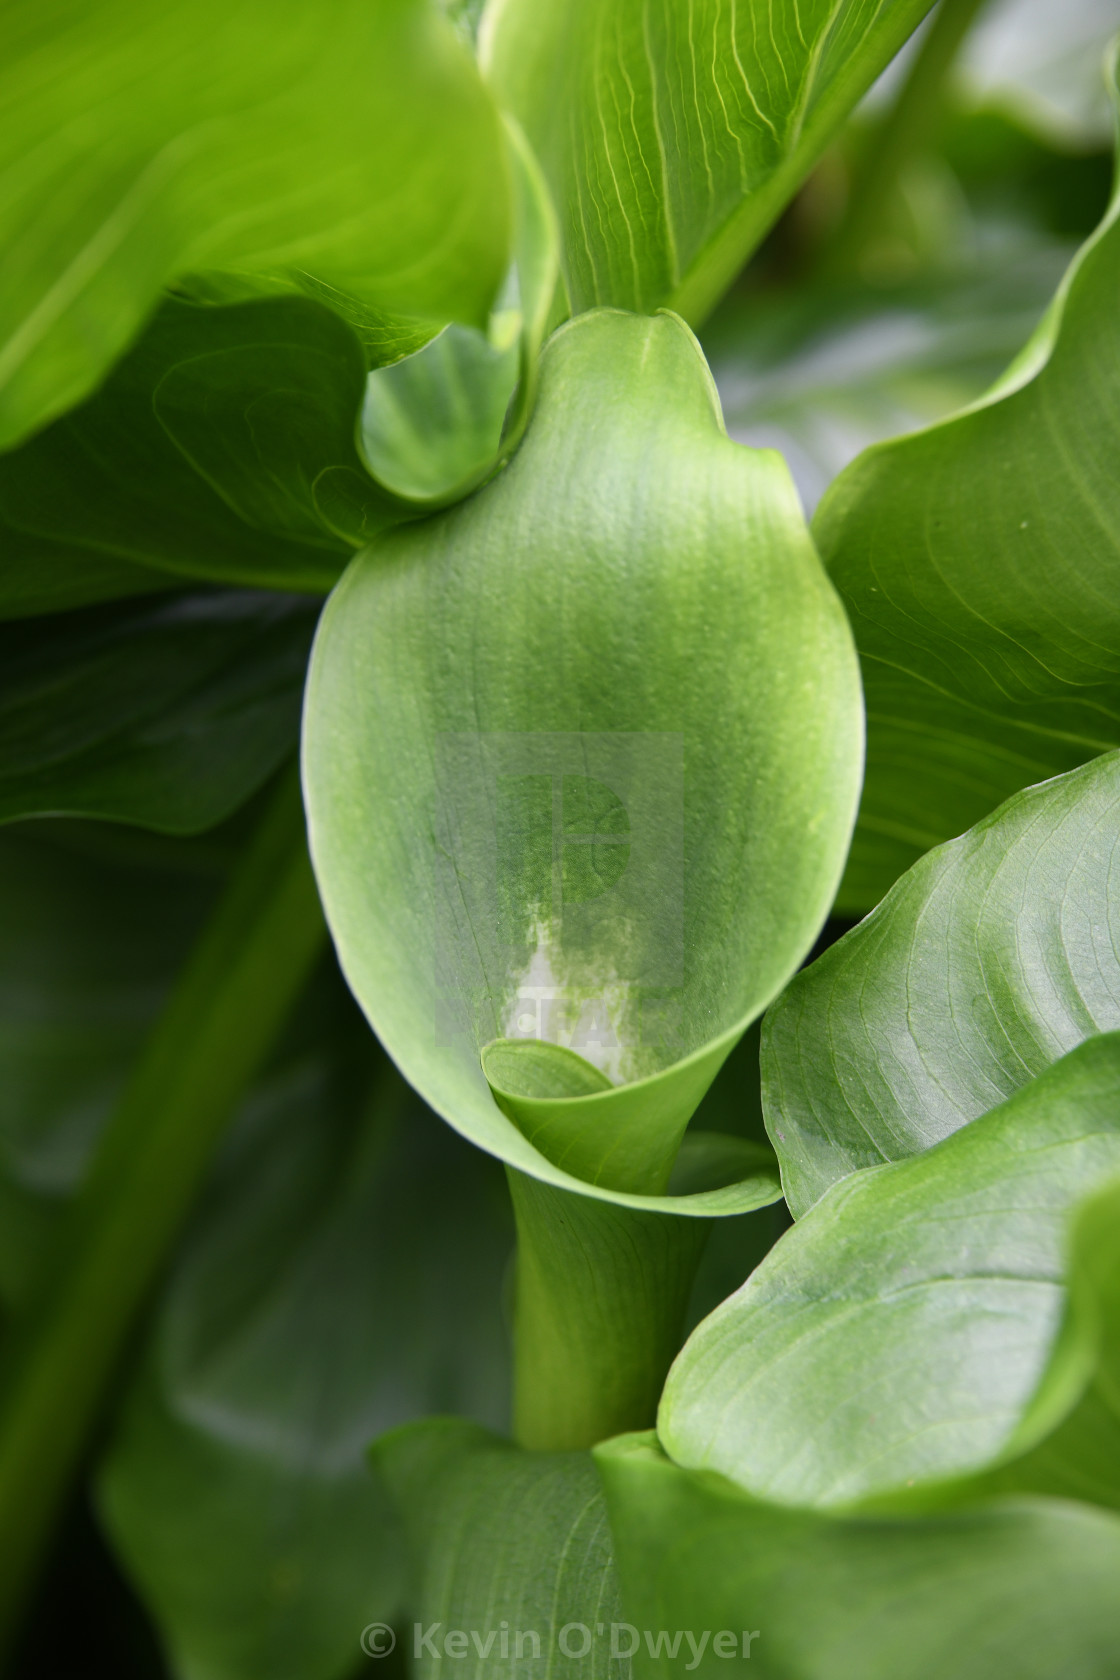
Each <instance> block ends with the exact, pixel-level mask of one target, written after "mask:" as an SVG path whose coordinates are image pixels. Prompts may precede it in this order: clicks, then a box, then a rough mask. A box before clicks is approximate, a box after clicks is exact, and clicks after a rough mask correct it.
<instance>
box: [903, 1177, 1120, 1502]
mask: <svg viewBox="0 0 1120 1680" xmlns="http://www.w3.org/2000/svg"><path fill="white" fill-rule="evenodd" d="M1070 1248H1071V1257H1070V1266H1069V1301H1068V1305H1067V1309H1066V1322H1065V1323H1064V1324H1063V1326H1062V1334H1061V1335H1060V1336H1059V1337H1058V1340H1057V1343H1056V1344H1055V1348H1054V1352H1053V1355H1052V1358H1051V1362H1050V1365H1049V1367H1048V1368H1047V1370H1046V1372H1045V1373H1044V1375H1043V1378H1042V1382H1041V1383H1040V1385H1039V1390H1038V1393H1037V1394H1036V1396H1035V1400H1034V1404H1033V1407H1032V1413H1033V1414H1034V1415H1033V1416H1028V1418H1027V1419H1025V1420H1024V1422H1025V1423H1027V1424H1029V1425H1030V1428H1029V1429H1027V1428H1021V1429H1020V1435H1021V1436H1023V1437H1024V1438H1025V1441H1026V1443H1027V1444H1026V1446H1025V1450H1024V1451H1023V1452H1022V1453H1021V1455H1020V1456H1019V1457H1017V1458H1016V1457H1012V1458H1010V1460H1009V1462H1007V1463H1004V1464H1000V1465H997V1466H996V1467H995V1468H994V1469H992V1470H990V1471H987V1472H986V1473H981V1474H980V1475H979V1476H976V1477H973V1478H972V1479H971V1481H969V1482H966V1483H965V1484H964V1486H963V1487H954V1486H950V1487H949V1489H948V1490H946V1492H947V1496H948V1497H949V1498H951V1499H953V1500H960V1499H961V1498H962V1497H967V1498H976V1497H978V1496H980V1495H988V1496H990V1495H992V1494H998V1493H1005V1492H1013V1493H1015V1492H1019V1491H1020V1490H1022V1489H1028V1490H1030V1491H1032V1492H1037V1493H1045V1494H1050V1495H1052V1496H1056V1497H1058V1498H1062V1499H1081V1500H1084V1501H1085V1502H1086V1503H1090V1504H1094V1505H1109V1506H1111V1507H1112V1508H1113V1509H1114V1510H1120V1184H1115V1183H1114V1184H1113V1185H1112V1186H1111V1187H1110V1188H1109V1189H1106V1190H1104V1191H1102V1192H1100V1194H1098V1195H1096V1196H1094V1197H1092V1198H1091V1199H1090V1200H1089V1201H1088V1202H1087V1203H1085V1204H1084V1205H1083V1206H1082V1207H1081V1209H1080V1211H1079V1212H1078V1216H1077V1220H1076V1223H1075V1225H1074V1229H1073V1238H1072V1242H1071V1245H1070ZM1079 1389H1080V1393H1079V1394H1078V1398H1077V1400H1076V1402H1075V1404H1073V1405H1072V1406H1071V1407H1070V1409H1069V1410H1068V1411H1067V1412H1065V1413H1064V1414H1063V1412H1062V1405H1063V1402H1066V1403H1068V1398H1069V1395H1070V1393H1071V1392H1073V1393H1077V1392H1078V1390H1079ZM1055 1414H1056V1416H1055ZM936 1496H937V1493H936V1490H935V1497H936Z"/></svg>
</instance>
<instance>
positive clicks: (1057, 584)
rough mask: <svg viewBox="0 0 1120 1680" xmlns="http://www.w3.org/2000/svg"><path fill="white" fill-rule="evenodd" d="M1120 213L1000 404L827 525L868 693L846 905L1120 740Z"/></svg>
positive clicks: (867, 489)
mask: <svg viewBox="0 0 1120 1680" xmlns="http://www.w3.org/2000/svg"><path fill="white" fill-rule="evenodd" d="M1118 205H1120V200H1114V203H1113V206H1112V208H1111V210H1110V211H1109V214H1108V216H1107V217H1106V219H1105V221H1104V223H1103V224H1102V226H1101V228H1100V229H1099V231H1098V232H1097V234H1096V235H1095V236H1094V237H1093V239H1091V240H1090V241H1089V243H1088V244H1087V245H1086V246H1085V247H1084V249H1083V250H1082V252H1081V253H1080V255H1079V256H1078V258H1077V259H1076V261H1075V262H1074V264H1073V267H1072V268H1071V269H1070V271H1069V273H1068V274H1067V276H1066V279H1065V281H1064V282H1063V284H1062V287H1061V289H1060V290H1059V292H1058V295H1057V297H1056V299H1055V301H1054V304H1053V305H1052V307H1051V309H1050V311H1049V313H1048V315H1047V316H1046V318H1045V320H1044V321H1043V323H1042V325H1041V326H1040V328H1039V330H1038V332H1037V334H1036V335H1035V337H1034V339H1033V340H1032V341H1031V343H1030V344H1029V345H1028V346H1027V349H1026V350H1025V351H1024V352H1023V354H1022V356H1021V357H1020V358H1019V359H1018V361H1017V362H1016V363H1015V364H1013V366H1012V368H1011V369H1010V370H1009V371H1008V374H1007V375H1006V376H1005V378H1004V379H1003V380H1001V381H1000V382H999V383H998V384H997V386H996V387H995V388H994V389H993V390H992V391H991V392H990V393H989V395H988V397H987V398H986V399H984V400H983V401H982V402H980V403H978V404H976V405H974V407H973V408H971V409H969V410H966V411H965V412H964V413H963V414H961V415H959V416H957V417H956V418H954V419H952V420H946V421H943V422H942V423H941V424H940V425H938V426H935V427H933V428H931V429H930V430H928V431H925V432H919V433H917V434H915V435H914V436H913V437H909V438H903V439H900V440H898V441H895V442H892V443H885V444H880V445H878V446H877V447H876V448H874V449H872V450H869V451H868V452H867V453H866V454H864V455H862V456H861V457H860V458H859V459H858V460H857V461H855V462H854V463H853V464H852V466H851V467H849V468H848V469H847V471H846V472H845V473H843V474H842V475H841V477H840V478H839V479H838V480H837V481H836V483H835V484H834V486H833V487H832V489H831V490H830V492H829V494H828V495H827V497H826V498H825V500H824V501H823V502H822V504H821V507H820V509H819V511H818V513H817V517H816V521H815V526H814V530H815V534H816V536H817V539H818V541H819V543H820V546H821V552H822V554H823V556H824V558H825V560H826V562H827V564H828V566H829V569H830V572H831V575H832V577H833V579H834V581H835V583H836V586H837V588H838V589H839V590H840V593H841V595H842V596H843V598H844V600H845V603H846V605H847V607H848V611H849V615H850V617H851V620H852V626H853V629H854V631H855V635H856V640H857V643H858V645H859V648H860V653H861V656H862V660H863V668H864V682H865V686H866V691H867V707H868V771H867V785H866V790H865V794H864V802H863V807H862V810H861V816H860V826H859V829H858V831H857V832H858V838H857V841H856V845H855V849H854V852H853V857H852V862H851V865H850V869H849V875H848V878H847V883H846V886H845V888H844V889H843V896H842V900H841V902H842V904H844V905H846V906H848V907H850V908H854V907H859V908H867V907H868V906H869V905H870V904H873V903H874V902H875V901H876V899H877V898H879V897H881V895H882V893H883V892H884V891H885V890H886V888H887V887H888V886H889V885H890V883H891V881H892V880H893V879H895V878H896V877H897V876H898V875H899V874H900V873H901V872H902V870H903V869H905V868H906V867H907V866H908V865H909V864H910V863H911V862H912V861H913V860H914V858H915V857H916V856H918V855H920V853H921V852H923V851H925V850H926V849H927V848H928V847H930V846H932V845H935V844H936V843H937V842H938V841H940V840H943V839H945V838H947V837H948V836H949V835H951V834H954V833H959V832H960V831H961V830H962V829H964V828H967V827H968V826H969V825H970V824H971V823H974V822H975V821H977V819H978V818H979V817H981V816H983V815H984V814H985V813H986V812H987V811H990V810H991V809H992V808H993V807H994V806H995V805H997V804H998V803H999V802H1000V800H1001V799H1005V798H1006V797H1007V796H1008V795H1009V794H1010V793H1013V792H1014V791H1015V790H1016V789H1017V788H1019V787H1022V786H1023V785H1024V784H1026V783H1028V782H1034V781H1038V780H1039V779H1040V778H1041V777H1043V776H1046V775H1052V774H1054V773H1055V772H1056V771H1062V770H1067V769H1070V768H1071V767H1072V766H1073V765H1075V764H1079V763H1083V762H1084V761H1085V760H1086V759H1087V758H1090V757H1092V756H1093V755H1094V754H1095V753H1099V752H1101V751H1103V750H1104V749H1106V748H1108V747H1112V746H1115V745H1117V744H1118V743H1120V612H1118V610H1117V606H1116V603H1117V601H1118V600H1120V588H1118V580H1120V499H1118V497H1120V493H1118V490H1117V480H1116V474H1115V472H1114V470H1113V459H1114V456H1115V452H1116V446H1117V410H1116V400H1115V377H1114V364H1115V360H1116V357H1117V354H1118V353H1120V327H1118V326H1117V319H1116V310H1115V308H1114V301H1115V294H1116V286H1117V276H1118V273H1120V220H1118V209H1117V206H1118Z"/></svg>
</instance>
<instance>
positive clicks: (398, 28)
mask: <svg viewBox="0 0 1120 1680" xmlns="http://www.w3.org/2000/svg"><path fill="white" fill-rule="evenodd" d="M6 25H7V27H6V30H5V36H6V39H5V43H4V49H3V51H2V53H0V62H2V63H3V67H4V71H3V82H2V84H0V105H2V106H3V109H4V112H5V121H4V141H3V150H2V151H0V161H2V166H3V168H4V169H5V171H6V173H7V179H8V181H9V190H8V194H7V197H6V200H5V209H4V213H3V217H2V219H0V231H2V236H3V243H4V247H5V253H6V262H5V270H4V276H5V283H4V287H3V291H2V292H0V393H2V402H3V406H2V408H0V446H8V447H10V446H11V445H12V444H14V443H17V442H19V440H20V439H21V438H22V437H25V436H26V435H27V434H28V433H29V432H30V431H32V430H34V429H36V428H38V427H40V426H42V425H43V424H44V423H45V422H47V421H49V420H51V419H53V418H55V417H56V416H57V415H58V414H60V413H62V412H63V411H64V410H65V409H66V408H68V407H71V406H72V405H73V404H74V403H76V402H78V401H80V400H81V399H82V398H83V397H85V396H87V395H88V394H89V392H90V391H91V390H92V389H93V388H94V387H95V385H96V384H97V382H98V381H99V380H100V379H101V378H102V377H103V376H104V374H105V372H106V371H107V370H108V368H109V366H110V365H111V363H112V362H113V361H114V360H115V359H116V357H117V356H119V354H120V353H121V351H122V350H123V349H124V348H125V346H126V345H127V343H128V341H129V340H130V339H131V338H132V337H133V336H134V335H135V333H136V332H137V330H138V328H139V327H140V325H141V323H142V322H143V320H144V318H145V316H146V315H147V314H148V313H149V312H150V311H151V309H152V307H153V306H154V304H155V303H156V300H157V298H158V296H159V293H160V290H161V288H162V287H163V286H164V285H165V284H166V283H167V282H168V281H170V280H173V279H174V278H175V277H176V276H178V275H182V274H188V273H191V272H194V271H206V270H211V269H213V270H232V271H235V272H237V273H240V274H249V275H261V276H263V277H264V278H265V280H266V282H267V280H268V279H269V277H270V276H273V275H277V274H279V275H281V276H283V275H285V274H290V273H299V272H307V273H310V274H312V275H314V276H315V277H316V278H317V279H318V280H319V281H321V282H323V283H325V284H326V285H327V286H330V287H333V288H336V289H337V290H338V291H340V292H343V293H348V294H351V295H352V296H353V297H354V298H356V299H357V300H358V301H359V303H367V304H370V305H373V306H374V307H376V308H380V309H389V310H401V311H404V312H406V313H408V314H411V315H428V316H431V317H433V318H434V319H435V320H436V321H441V320H446V319H447V318H448V317H449V316H454V317H458V318H460V319H464V320H468V321H471V320H473V321H479V320H481V319H482V318H483V317H484V315H485V311H486V309H487V307H488V305H489V303H490V300H491V298H492V297H493V294H494V292H495V291H496V289H497V286H498V283H499V280H500V277H501V273H502V270H503V267H504V264H505V261H506V246H507V237H508V234H507V229H508V204H507V199H508V186H507V176H506V169H505V160H504V157H503V153H502V137H501V130H500V126H499V122H498V118H497V114H496V112H495V111H494V109H493V107H492V105H491V104H490V102H489V101H488V100H487V98H486V94H485V92H484V90H483V88H482V86H481V84H480V82H479V78H478V75H477V72H476V71H475V69H474V67H473V65H472V63H471V60H470V56H469V53H468V52H467V51H466V49H465V48H464V47H463V46H462V45H461V44H460V43H459V42H458V41H457V40H456V38H455V35H454V31H453V30H452V29H450V28H449V26H448V25H447V24H446V23H445V22H444V21H443V20H442V19H441V18H440V16H439V14H438V12H437V11H436V10H435V8H434V7H429V6H428V5H426V4H424V3H422V0H382V3H380V4H377V5H374V6H370V5H369V4H367V3H366V0H329V3H328V4H326V5H319V6H310V5H307V4H305V3H303V0H282V4H281V5H280V6H276V5H271V6H268V5H264V4H263V3H262V0H220V3H219V0H202V3H200V4H195V5H190V6H188V5H185V4H183V3H182V0H175V3H174V4H173V5H171V6H170V7H163V8H161V9H159V10H158V11H153V10H151V9H150V8H148V7H145V6H143V5H141V4H138V0H96V3H94V4H80V3H78V0H49V3H43V0H17V3H16V4H14V5H12V6H9V7H8V8H7V12H6Z"/></svg>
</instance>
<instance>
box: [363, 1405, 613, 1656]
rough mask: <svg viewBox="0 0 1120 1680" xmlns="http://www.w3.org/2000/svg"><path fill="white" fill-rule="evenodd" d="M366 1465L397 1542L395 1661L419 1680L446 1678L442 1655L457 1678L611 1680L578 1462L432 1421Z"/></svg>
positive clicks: (582, 1468)
mask: <svg viewBox="0 0 1120 1680" xmlns="http://www.w3.org/2000/svg"><path fill="white" fill-rule="evenodd" d="M372 1456H373V1462H374V1464H375V1465H376V1466H377V1468H378V1469H379V1470H380V1471H381V1473H382V1474H383V1475H384V1477H385V1479H386V1481H387V1482H388V1484H389V1486H390V1488H391V1489H392V1491H393V1494H394V1496H395V1498H396V1501H397V1505H398V1507H399V1509H400V1512H401V1516H402V1518H403V1520H404V1523H405V1527H406V1529H407V1532H408V1538H409V1543H410V1551H411V1555H412V1560H413V1579H412V1586H411V1592H410V1595H409V1602H408V1627H407V1637H408V1647H409V1648H408V1653H407V1654H408V1656H409V1658H411V1659H412V1661H411V1663H410V1668H411V1669H412V1670H413V1671H414V1672H415V1673H416V1674H417V1675H418V1676H419V1677H420V1680H430V1677H432V1676H435V1675H439V1674H442V1673H445V1672H446V1670H447V1658H448V1657H450V1658H451V1659H452V1660H453V1661H454V1662H455V1664H456V1668H455V1672H456V1673H457V1674H461V1675H462V1676H463V1680H486V1677H487V1676H493V1677H495V1680H515V1677H516V1680H548V1677H550V1676H559V1677H561V1680H568V1677H570V1680H607V1677H608V1676H611V1677H613V1676H615V1675H617V1673H618V1664H617V1662H616V1661H615V1662H612V1660H611V1646H610V1634H611V1630H612V1628H613V1627H614V1626H615V1625H617V1624H618V1623H619V1622H620V1621H621V1614H620V1609H619V1603H618V1588H617V1585H616V1580H615V1572H614V1565H613V1559H612V1556H611V1539H610V1532H609V1530H608V1528H607V1520H606V1512H605V1509H604V1505H603V1495H602V1490H601V1488H600V1486H599V1480H598V1477H597V1475H596V1473H595V1466H594V1465H593V1463H592V1461H591V1459H590V1457H589V1456H588V1455H587V1454H586V1453H575V1452H567V1453H540V1452H534V1453H528V1452H522V1451H520V1450H519V1449H518V1448H517V1447H514V1446H511V1444H510V1443H509V1442H508V1441H502V1440H499V1439H497V1438H496V1437H495V1436H493V1435H489V1434H488V1433H487V1432H486V1431H484V1430H481V1429H479V1428H477V1427H476V1426H474V1425H471V1424H468V1423H463V1422H462V1421H460V1420H459V1419H457V1418H434V1419H431V1420H429V1421H428V1422H426V1423H421V1424H415V1425H412V1426H411V1427H409V1428H406V1429H400V1430H396V1431H394V1433H393V1434H391V1435H388V1436H386V1437H384V1438H383V1439H382V1440H380V1441H379V1442H377V1443H376V1445H375V1447H374V1449H373V1455H372ZM449 1636H450V1638H451V1643H450V1645H448V1644H447V1643H446V1641H447V1639H448V1637H449ZM433 1653H434V1655H433Z"/></svg>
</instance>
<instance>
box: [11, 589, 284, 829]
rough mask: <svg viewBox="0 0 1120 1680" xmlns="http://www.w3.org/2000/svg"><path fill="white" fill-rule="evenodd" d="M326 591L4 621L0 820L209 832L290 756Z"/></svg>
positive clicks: (196, 598) (160, 601) (131, 605)
mask: <svg viewBox="0 0 1120 1680" xmlns="http://www.w3.org/2000/svg"><path fill="white" fill-rule="evenodd" d="M315 617H316V603H314V602H308V601H304V600H302V599H301V598H300V597H298V596H269V595H259V594H253V593H251V592H249V591H222V590H208V591H197V592H195V593H191V594H176V595H171V596H166V597H165V596H155V597H151V598H142V599H140V600H137V601H130V602H118V603H114V604H112V605H104V606H99V607H87V608H84V609H83V610H81V611H79V612H74V613H66V614H57V615H52V616H51V617H49V618H43V619H38V620H35V621H33V622H31V623H17V624H10V625H7V626H5V627H4V628H3V630H2V631H0V671H2V673H3V674H2V676H0V743H2V760H3V771H2V772H0V821H2V820H10V819H12V818H13V817H23V816H33V815H36V814H59V813H62V814H68V815H82V816H100V817H111V818H115V819H117V820H119V821H126V822H136V823H142V824H144V825H146V826H147V827H150V828H156V829H162V830H164V831H165V832H167V833H172V834H184V833H194V832H197V831H198V830H200V829H204V828H209V827H211V826H212V825H213V824H214V823H216V822H219V821H221V819H222V818H223V817H225V816H227V815H229V813H230V812H231V811H233V810H235V809H236V808H237V806H238V805H240V804H241V803H242V802H243V801H244V800H245V799H247V798H248V796H249V795H250V794H251V793H253V792H254V791H255V790H256V789H257V788H258V787H260V786H261V785H262V783H263V782H264V781H265V780H266V779H267V778H268V776H269V775H270V774H271V773H272V771H273V770H275V769H276V768H277V766H278V765H279V764H280V762H281V760H282V759H283V758H285V757H286V756H287V755H288V754H289V753H291V752H292V751H293V750H294V748H295V744H296V737H297V731H298V725H299V705H300V695H301V692H302V688H303V677H304V671H305V668H306V663H307V654H308V648H309V646H310V642H311V637H312V634H313V632H314V627H315Z"/></svg>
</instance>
